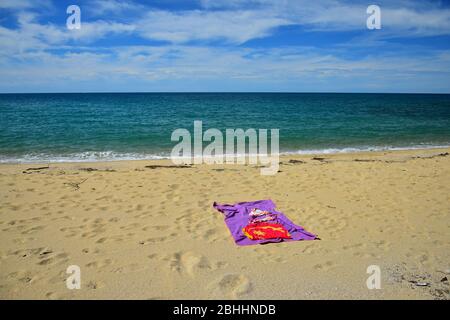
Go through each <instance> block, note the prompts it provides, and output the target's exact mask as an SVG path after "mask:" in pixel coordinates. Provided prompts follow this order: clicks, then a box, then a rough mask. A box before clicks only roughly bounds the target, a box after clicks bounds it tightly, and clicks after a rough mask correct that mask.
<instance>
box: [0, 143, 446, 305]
mask: <svg viewBox="0 0 450 320" xmlns="http://www.w3.org/2000/svg"><path fill="white" fill-rule="evenodd" d="M449 152H450V149H433V150H411V151H391V152H377V153H350V154H336V155H317V156H316V157H315V156H313V155H303V156H298V155H296V156H283V157H282V158H281V164H280V172H279V173H278V174H276V175H274V176H262V175H260V170H259V168H258V167H256V166H253V165H247V166H241V165H194V166H192V167H188V168H176V167H170V166H172V163H171V162H170V161H169V160H161V161H118V162H96V163H55V164H54V163H51V164H50V165H49V166H48V168H47V164H20V165H15V164H3V165H0V228H1V233H0V234H1V236H0V270H1V272H0V298H1V299H7V298H8V299H317V298H324V299H341V298H346V299H347V298H348V299H380V298H381V299H449V297H450V294H449V289H450V286H449V280H450V230H449V228H450V155H449V154H448V153H449ZM39 167H44V168H41V169H37V170H33V169H36V168H39ZM260 199H272V200H273V201H274V202H275V203H276V204H277V209H278V210H280V211H282V212H284V213H285V214H286V215H287V216H288V217H289V218H290V219H291V220H292V221H294V222H295V223H297V224H299V225H302V226H304V227H305V228H306V230H308V231H310V232H313V233H315V234H318V235H319V237H320V239H321V240H314V241H299V242H290V243H279V244H268V245H258V246H248V247H239V246H236V245H235V243H234V242H233V239H232V237H231V236H230V234H229V231H228V229H227V228H226V226H225V223H224V221H223V216H222V214H221V213H219V212H218V211H216V210H214V209H213V208H212V204H213V202H214V201H217V202H220V203H230V204H231V203H236V202H239V201H252V200H260ZM69 265H78V266H79V267H80V269H81V289H79V290H69V289H67V287H66V282H65V281H66V278H67V276H68V275H67V274H66V269H67V267H68V266H69ZM370 265H378V266H379V267H380V270H381V289H379V290H377V289H374V290H369V289H368V288H367V286H366V279H367V278H368V277H369V274H367V273H366V270H367V267H368V266H370Z"/></svg>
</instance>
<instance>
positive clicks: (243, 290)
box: [210, 274, 252, 299]
mask: <svg viewBox="0 0 450 320" xmlns="http://www.w3.org/2000/svg"><path fill="white" fill-rule="evenodd" d="M210 288H211V289H212V292H213V293H214V294H215V295H218V296H220V297H223V296H225V297H226V298H231V299H237V298H239V297H241V296H242V295H245V294H248V293H250V292H251V291H252V283H251V281H250V280H249V279H248V278H247V277H246V276H245V275H242V274H227V275H224V276H223V277H221V278H220V279H219V280H218V281H215V282H213V283H211V284H210Z"/></svg>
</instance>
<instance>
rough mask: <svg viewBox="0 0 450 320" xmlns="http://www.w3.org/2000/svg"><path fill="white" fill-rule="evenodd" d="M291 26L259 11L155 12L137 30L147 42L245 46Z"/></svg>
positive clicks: (140, 23)
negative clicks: (195, 42) (222, 42)
mask: <svg viewBox="0 0 450 320" xmlns="http://www.w3.org/2000/svg"><path fill="white" fill-rule="evenodd" d="M288 24H290V22H289V21H288V20H286V19H283V18H280V17H277V16H274V15H272V14H268V13H267V12H258V11H233V12H230V11H200V10H192V11H183V12H176V13H175V12H168V11H151V12H149V13H147V14H146V15H145V17H144V18H143V19H140V20H139V21H138V22H136V26H137V27H136V30H137V32H138V33H139V34H140V35H141V36H143V37H145V38H149V39H154V40H164V41H170V42H173V43H183V42H188V41H192V40H225V42H228V43H236V44H241V43H244V42H246V41H248V40H251V39H255V38H260V37H264V36H266V35H268V34H270V31H271V29H273V28H276V27H279V26H282V25H288Z"/></svg>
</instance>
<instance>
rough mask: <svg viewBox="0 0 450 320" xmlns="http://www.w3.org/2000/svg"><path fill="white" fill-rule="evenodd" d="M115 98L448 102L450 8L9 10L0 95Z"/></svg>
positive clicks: (210, 5) (0, 25) (197, 3)
mask: <svg viewBox="0 0 450 320" xmlns="http://www.w3.org/2000/svg"><path fill="white" fill-rule="evenodd" d="M71 4H76V5H78V6H79V7H80V8H81V29H79V30H68V29H67V27H66V19H67V17H68V16H69V15H68V14H67V13H66V8H67V7H68V6H69V5H71ZM371 4H376V5H378V6H379V7H380V8H381V22H382V28H381V30H368V29H367V27H366V19H367V17H368V14H367V13H366V9H367V7H368V6H369V5H371ZM117 91H120V92H130V91H131V92H135V91H149V92H152V91H153V92H154V91H164V92H173V91H175V92H179V91H183V92H186V91H196V92H198V91H280V92H432V93H450V3H449V2H448V1H402V0H399V1H376V2H375V1H371V0H370V1H338V0H323V1H306V0H278V1H276V0H273V1H267V0H247V1H244V0H186V1H181V0H151V1H137V0H134V1H118V0H111V1H106V0H90V1H81V0H71V1H56V0H55V1H50V0H41V1H37V0H36V1H31V0H1V1H0V92H117Z"/></svg>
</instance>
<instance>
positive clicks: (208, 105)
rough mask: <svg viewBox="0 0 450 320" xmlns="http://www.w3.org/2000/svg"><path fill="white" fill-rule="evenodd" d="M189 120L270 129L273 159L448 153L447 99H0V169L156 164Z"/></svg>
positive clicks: (82, 96) (304, 95)
mask: <svg viewBox="0 0 450 320" xmlns="http://www.w3.org/2000/svg"><path fill="white" fill-rule="evenodd" d="M195 120H201V121H202V122H203V130H204V131H205V130H206V129H209V128H217V129H219V130H221V131H222V132H225V129H227V128H230V129H236V128H241V129H244V130H246V129H248V128H254V129H279V130H280V152H281V153H300V154H302V153H305V154H307V153H338V152H353V151H359V150H363V151H370V150H374V151H375V150H393V149H414V148H433V147H446V146H450V95H446V94H356V93H355V94H345V93H341V94H335V93H58V94H53V93H51V94H50V93H48V94H0V162H3V163H5V162H6V163H9V162H13V163H15V162H49V161H55V162H61V161H106V160H130V159H158V158H165V157H168V156H169V155H170V151H171V150H172V148H173V146H174V145H175V144H176V142H172V141H171V139H170V138H171V134H172V131H173V130H175V129H178V128H186V129H188V130H189V131H190V132H191V133H192V132H193V123H194V121H195Z"/></svg>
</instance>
